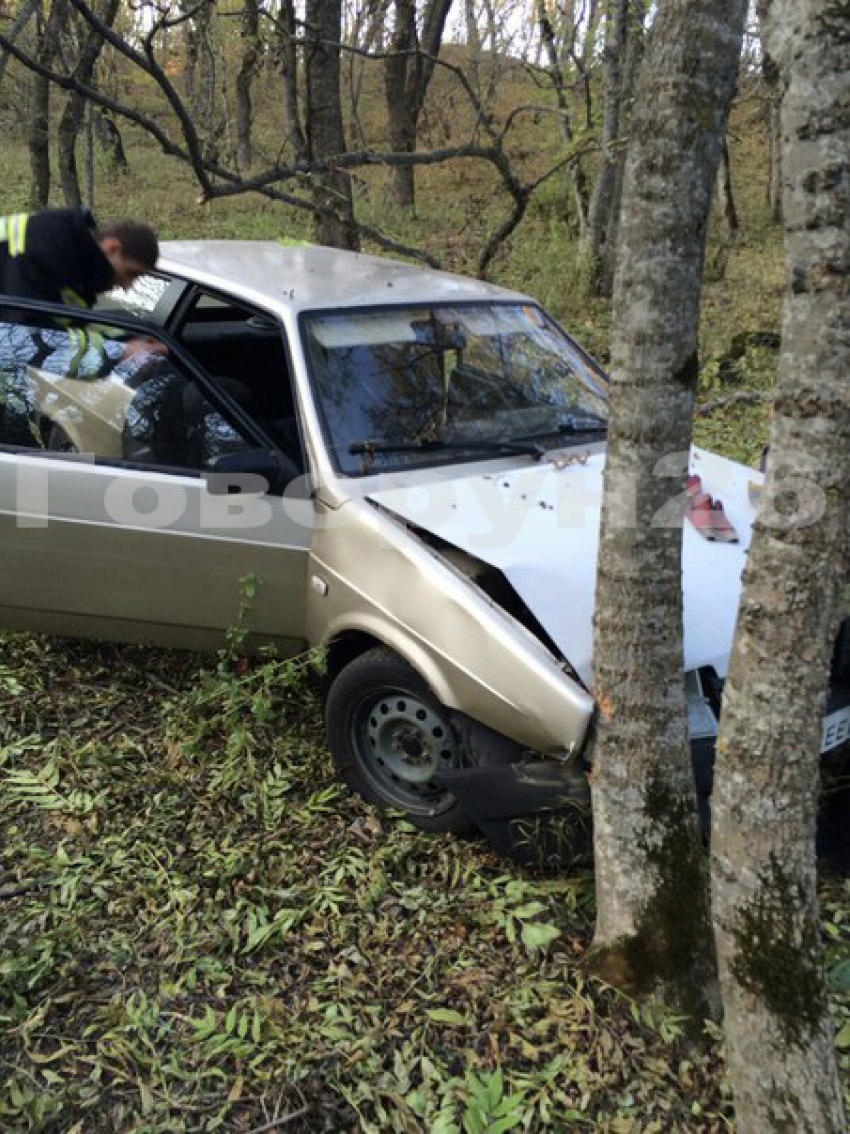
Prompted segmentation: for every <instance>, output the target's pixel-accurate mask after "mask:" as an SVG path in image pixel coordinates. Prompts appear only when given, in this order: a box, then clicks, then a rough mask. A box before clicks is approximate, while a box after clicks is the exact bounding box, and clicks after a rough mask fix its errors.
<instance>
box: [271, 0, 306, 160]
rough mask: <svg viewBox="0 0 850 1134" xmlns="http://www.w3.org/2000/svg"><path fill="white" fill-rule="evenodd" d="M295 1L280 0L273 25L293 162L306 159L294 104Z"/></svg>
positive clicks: (284, 115)
mask: <svg viewBox="0 0 850 1134" xmlns="http://www.w3.org/2000/svg"><path fill="white" fill-rule="evenodd" d="M295 36H296V24H295V0H282V3H281V6H280V15H279V17H278V23H277V42H278V66H279V67H280V73H281V76H282V78H283V117H284V121H285V123H286V131H287V133H288V135H289V143H290V146H291V147H292V155H293V158H294V160H295V161H302V160H304V159H306V157H307V139H306V138H305V136H304V129H303V127H302V125H301V112H300V110H299V105H298V51H297V48H296V44H295Z"/></svg>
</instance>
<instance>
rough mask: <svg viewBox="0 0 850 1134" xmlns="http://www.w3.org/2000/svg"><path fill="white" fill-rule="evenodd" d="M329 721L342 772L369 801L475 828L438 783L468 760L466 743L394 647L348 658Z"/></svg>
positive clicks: (428, 822) (421, 821) (333, 691)
mask: <svg viewBox="0 0 850 1134" xmlns="http://www.w3.org/2000/svg"><path fill="white" fill-rule="evenodd" d="M325 727H326V731H327V738H328V746H329V747H330V750H331V754H332V755H333V758H334V760H335V762H336V764H337V766H338V768H339V770H340V772H341V773H342V776H343V778H344V779H345V781H346V783H347V784H348V785H349V787H351V788H353V790H354V791H356V792H358V793H359V794H360V795H362V796H363V797H364V798H365V799H367V800H369V801H370V802H372V803H377V804H379V805H381V806H383V807H394V808H397V809H398V810H400V811H404V812H405V813H406V814H407V817H408V818H409V819H410V822H411V823H414V824H415V825H416V826H417V827H421V828H422V829H423V830H426V831H451V832H454V833H465V832H468V831H470V830H472V829H473V827H474V824H473V823H472V821H471V820H470V819H469V817H468V815H467V814H466V812H465V811H464V809H463V807H462V806H461V805H460V803H458V801H457V800H456V799H455V797H454V796H453V795H452V794H451V792H449V791H447V790H446V789H445V788H444V787H441V786H440V784H439V783H438V782H437V776H438V773H439V772H440V771H441V770H448V769H452V768H459V767H462V766H464V764H467V763H469V762H470V761H469V760H467V759H466V752H465V747H464V744H463V742H462V740H461V738H460V737H459V736H458V734H457V733H456V732H455V730H454V729H453V728H452V725H451V722H450V720H449V718H448V714H447V712H446V710H445V709H444V707H443V706H442V705H440V703H439V702H438V701H437V700H436V699H435V698H434V696H433V694H432V693H431V692H430V690H429V689H428V686H427V685H426V684H425V682H424V681H423V680H422V679H421V677H420V676H419V675H418V674H417V673H416V671H415V670H414V669H412V668H411V667H410V666H409V665H408V664H407V662H405V661H404V660H403V659H402V658H400V657H398V656H397V655H396V654H394V653H392V651H390V650H386V649H383V648H377V649H372V650H368V651H367V652H366V653H365V654H361V655H360V657H358V658H355V659H354V661H352V662H349V664H348V665H347V666H346V667H345V668H344V669H343V670H342V672H341V673H340V674H339V676H338V677H337V678H336V680H335V681H334V682H333V684H332V685H331V687H330V690H329V692H328V696H327V700H326V702H325Z"/></svg>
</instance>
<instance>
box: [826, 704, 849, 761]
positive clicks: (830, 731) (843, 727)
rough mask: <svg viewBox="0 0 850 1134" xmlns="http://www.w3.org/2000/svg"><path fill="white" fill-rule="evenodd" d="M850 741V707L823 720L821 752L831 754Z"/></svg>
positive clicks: (837, 710)
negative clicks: (840, 745)
mask: <svg viewBox="0 0 850 1134" xmlns="http://www.w3.org/2000/svg"><path fill="white" fill-rule="evenodd" d="M845 740H850V705H847V706H845V707H844V708H843V709H836V711H835V712H834V713H830V714H829V716H827V717H824V718H823V732H822V733H821V745H820V750H821V752H829V751H830V750H831V749H833V748H837V747H838V745H839V744H843V743H844V741H845Z"/></svg>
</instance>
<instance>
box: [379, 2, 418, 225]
mask: <svg viewBox="0 0 850 1134" xmlns="http://www.w3.org/2000/svg"><path fill="white" fill-rule="evenodd" d="M394 7H395V23H394V25H393V32H392V38H391V40H390V50H389V54H388V55H387V58H386V61H385V63H384V91H385V93H386V99H387V118H388V122H389V132H390V149H392V150H393V151H394V152H396V153H401V154H409V153H413V150H414V149H415V146H416V123H415V121H414V109H413V107H412V106H411V105H410V103H409V101H408V72H409V71H410V69H411V68H412V66H413V65H414V61H413V58H412V56H411V55H410V54H407V53H408V52H411V51H413V49H414V47H415V46H416V4H415V0H395V5H394ZM390 191H391V195H392V199H393V203H394V204H395V206H396V207H397V208H399V209H404V210H405V211H407V212H411V213H412V212H413V210H414V207H415V204H416V200H415V186H414V182H413V167H412V166H399V167H398V168H397V169H394V170H391V171H390Z"/></svg>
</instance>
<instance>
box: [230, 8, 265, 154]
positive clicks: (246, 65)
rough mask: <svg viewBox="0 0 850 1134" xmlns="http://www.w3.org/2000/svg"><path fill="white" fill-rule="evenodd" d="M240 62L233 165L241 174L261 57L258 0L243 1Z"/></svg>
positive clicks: (249, 137)
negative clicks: (252, 97)
mask: <svg viewBox="0 0 850 1134" xmlns="http://www.w3.org/2000/svg"><path fill="white" fill-rule="evenodd" d="M242 45H243V47H242V61H241V62H240V64H239V70H238V72H237V74H236V161H237V163H238V165H239V168H240V169H241V170H247V169H248V168H249V167H250V165H251V156H252V155H251V130H252V126H253V115H254V111H253V106H252V102H251V86H252V84H253V82H254V76H255V75H256V73H257V68H258V66H259V63H260V59H261V57H262V46H261V43H260V9H259V0H245V9H244V11H243V13H242Z"/></svg>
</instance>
